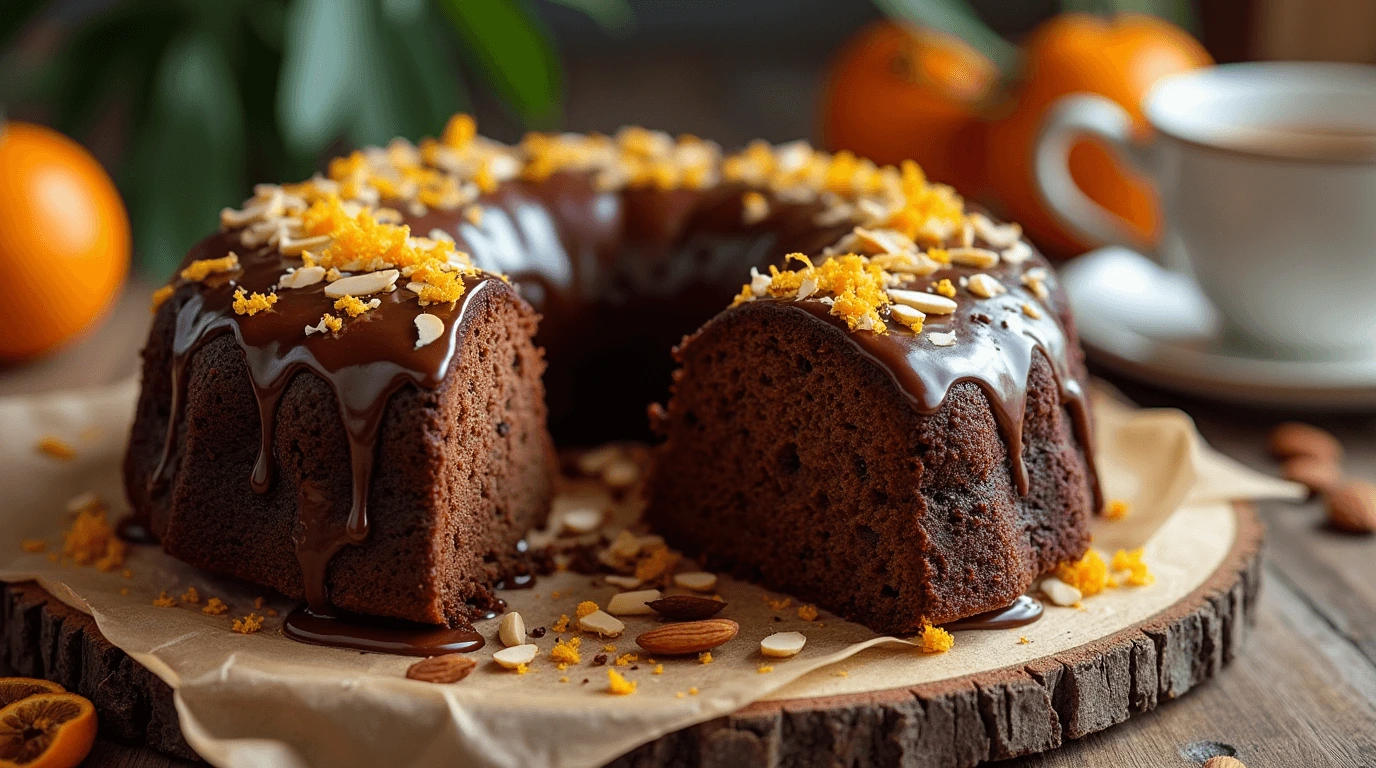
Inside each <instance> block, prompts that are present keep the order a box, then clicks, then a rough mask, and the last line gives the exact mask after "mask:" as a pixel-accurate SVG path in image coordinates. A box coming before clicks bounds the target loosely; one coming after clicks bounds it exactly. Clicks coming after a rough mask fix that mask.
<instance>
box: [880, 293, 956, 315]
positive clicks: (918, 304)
mask: <svg viewBox="0 0 1376 768" xmlns="http://www.w3.org/2000/svg"><path fill="white" fill-rule="evenodd" d="M888 294H889V299H891V300H892V301H893V302H894V303H896V304H902V305H903V306H905V307H912V308H913V309H916V310H917V311H919V312H925V313H926V314H929V315H949V314H951V313H952V312H955V311H956V303H955V301H954V300H952V299H948V298H946V297H945V296H938V295H936V294H935V293H924V292H922V291H905V290H902V289H899V288H890V289H889V290H888Z"/></svg>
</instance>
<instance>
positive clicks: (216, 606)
mask: <svg viewBox="0 0 1376 768" xmlns="http://www.w3.org/2000/svg"><path fill="white" fill-rule="evenodd" d="M228 610H229V606H227V605H225V601H223V600H221V599H220V598H218V597H212V598H210V600H208V601H206V604H205V607H203V608H201V613H204V614H205V615H207V616H219V615H220V614H222V613H224V612H226V611H228Z"/></svg>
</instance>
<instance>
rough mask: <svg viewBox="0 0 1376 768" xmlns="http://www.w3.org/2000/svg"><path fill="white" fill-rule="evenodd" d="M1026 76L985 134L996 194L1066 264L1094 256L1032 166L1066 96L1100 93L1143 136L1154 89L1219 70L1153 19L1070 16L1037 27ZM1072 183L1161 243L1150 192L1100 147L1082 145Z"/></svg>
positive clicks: (1180, 33) (1188, 40)
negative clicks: (1041, 136) (1052, 113)
mask: <svg viewBox="0 0 1376 768" xmlns="http://www.w3.org/2000/svg"><path fill="white" fill-rule="evenodd" d="M1025 57H1026V76H1025V80H1024V82H1023V84H1022V87H1021V89H1020V90H1019V92H1018V93H1017V94H1016V96H1015V97H1014V103H1013V107H1012V111H1011V112H1010V113H1008V114H1007V115H1006V116H1004V117H1002V118H1001V119H999V120H995V121H994V122H993V123H991V124H990V125H989V127H988V140H987V141H986V142H985V148H986V158H987V159H986V162H985V166H986V169H987V172H988V178H989V185H990V189H991V191H992V192H993V193H994V195H995V196H996V197H997V198H998V199H999V201H1000V202H1002V203H1003V205H1004V207H1005V209H1006V213H1007V214H1008V218H1010V219H1012V220H1014V221H1017V222H1019V223H1020V224H1022V226H1023V229H1025V230H1026V231H1027V233H1028V234H1029V235H1030V236H1031V237H1032V239H1033V240H1035V241H1037V243H1038V244H1039V245H1041V246H1042V248H1043V249H1045V250H1049V251H1051V252H1053V253H1057V254H1059V255H1062V256H1069V255H1074V254H1077V253H1080V252H1082V251H1084V250H1086V249H1087V248H1088V247H1090V246H1092V245H1093V244H1092V243H1087V242H1084V241H1083V240H1081V239H1080V238H1079V237H1077V236H1076V235H1075V234H1073V233H1071V232H1070V231H1068V230H1066V229H1065V228H1064V227H1062V226H1061V225H1060V223H1059V222H1058V221H1056V219H1055V218H1054V217H1053V216H1052V214H1051V212H1050V211H1049V210H1047V208H1046V207H1045V205H1044V204H1043V203H1042V199H1041V195H1040V193H1039V192H1038V191H1037V184H1036V180H1035V177H1034V175H1033V169H1032V158H1033V155H1034V152H1035V149H1036V142H1037V134H1038V132H1039V131H1040V130H1041V127H1042V122H1043V120H1044V118H1045V117H1046V113H1047V111H1049V110H1050V108H1051V107H1052V105H1054V104H1055V103H1056V102H1057V101H1058V100H1059V99H1060V98H1061V97H1062V96H1066V95H1069V94H1072V93H1081V92H1088V93H1097V94H1099V95H1101V96H1106V97H1108V98H1110V99H1112V100H1113V101H1115V102H1117V103H1118V104H1119V105H1120V106H1122V107H1123V109H1125V110H1127V112H1128V114H1129V115H1131V116H1132V119H1133V124H1134V126H1135V128H1136V130H1137V131H1138V132H1139V133H1141V134H1142V135H1143V136H1145V135H1146V134H1147V133H1148V131H1149V130H1150V129H1149V127H1148V126H1147V123H1146V119H1145V118H1144V117H1143V115H1142V97H1143V96H1145V95H1146V92H1147V90H1148V89H1150V88H1151V86H1152V85H1154V84H1155V83H1156V81H1157V80H1160V79H1161V78H1163V77H1165V76H1167V75H1172V74H1176V73H1178V72H1184V71H1186V70H1190V69H1195V68H1198V67H1203V66H1208V65H1209V64H1212V63H1213V60H1212V59H1211V58H1210V57H1209V54H1208V52H1207V51H1205V50H1204V46H1202V45H1200V44H1199V41H1197V40H1195V39H1194V38H1193V37H1191V36H1190V34H1189V33H1188V32H1186V31H1185V30H1183V29H1180V28H1179V27H1176V26H1175V25H1173V24H1171V23H1169V22H1166V21H1163V20H1161V19H1158V18H1156V17H1153V16H1144V15H1140V14H1130V13H1125V14H1120V15H1118V16H1115V17H1112V18H1109V19H1105V18H1102V17H1099V16H1091V15H1089V14H1082V13H1067V14H1062V15H1060V16H1057V17H1055V18H1052V19H1050V20H1048V21H1046V22H1045V23H1043V24H1042V25H1041V26H1040V27H1038V28H1037V29H1036V30H1035V31H1034V32H1033V33H1032V36H1031V38H1030V39H1029V40H1028V43H1027V46H1026V49H1025ZM1070 175H1071V177H1072V178H1074V179H1075V182H1076V183H1077V184H1079V185H1080V189H1082V190H1084V193H1085V194H1086V195H1088V196H1089V197H1090V198H1091V199H1092V200H1094V201H1095V202H1097V203H1099V204H1100V205H1102V206H1104V207H1105V208H1107V209H1109V210H1110V211H1112V212H1113V213H1115V214H1117V215H1118V216H1121V217H1123V218H1124V219H1126V220H1127V221H1128V222H1129V224H1130V225H1131V226H1132V227H1133V228H1134V229H1135V230H1137V232H1138V234H1139V235H1140V236H1141V238H1142V239H1143V240H1146V241H1148V242H1153V241H1155V240H1156V238H1157V236H1158V229H1159V227H1160V218H1161V217H1160V212H1159V211H1158V210H1157V201H1156V193H1155V190H1154V189H1153V188H1152V185H1151V183H1150V182H1149V181H1148V180H1147V179H1146V178H1145V177H1143V176H1141V175H1140V174H1137V173H1135V172H1133V171H1130V170H1128V169H1125V168H1124V167H1123V165H1122V164H1121V163H1120V162H1119V161H1118V158H1117V157H1116V156H1115V155H1113V154H1112V151H1111V150H1110V149H1108V148H1107V147H1106V146H1104V145H1103V144H1102V143H1100V142H1097V141H1092V140H1085V141H1081V142H1079V143H1078V144H1076V145H1075V147H1073V148H1072V149H1071V152H1070Z"/></svg>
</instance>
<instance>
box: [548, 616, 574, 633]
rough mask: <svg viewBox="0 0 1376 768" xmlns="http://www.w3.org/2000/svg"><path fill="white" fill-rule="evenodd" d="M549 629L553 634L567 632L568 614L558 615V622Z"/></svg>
mask: <svg viewBox="0 0 1376 768" xmlns="http://www.w3.org/2000/svg"><path fill="white" fill-rule="evenodd" d="M550 629H552V630H554V631H555V632H567V631H568V629H569V617H568V614H560V616H559V620H558V621H556V622H554V624H552V625H551V626H550Z"/></svg>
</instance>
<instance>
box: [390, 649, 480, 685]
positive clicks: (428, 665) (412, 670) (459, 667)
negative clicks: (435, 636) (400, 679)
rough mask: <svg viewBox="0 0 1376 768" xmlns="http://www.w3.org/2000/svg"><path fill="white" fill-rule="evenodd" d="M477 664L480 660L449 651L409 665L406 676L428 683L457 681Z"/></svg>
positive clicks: (466, 675)
mask: <svg viewBox="0 0 1376 768" xmlns="http://www.w3.org/2000/svg"><path fill="white" fill-rule="evenodd" d="M476 666H478V662H476V661H474V660H472V659H470V658H468V657H467V656H464V655H463V654H461V653H449V654H445V655H444V656H431V657H430V658H428V659H421V660H420V661H418V662H416V663H415V664H412V665H411V666H410V667H407V669H406V676H407V677H409V678H411V679H412V680H420V681H422V682H426V683H457V682H459V681H460V680H462V679H464V678H465V677H468V673H470V672H472V671H473V668H474V667H476Z"/></svg>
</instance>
